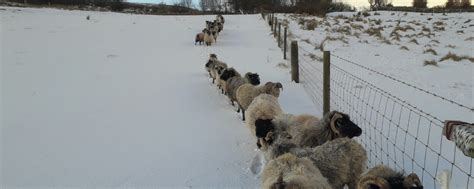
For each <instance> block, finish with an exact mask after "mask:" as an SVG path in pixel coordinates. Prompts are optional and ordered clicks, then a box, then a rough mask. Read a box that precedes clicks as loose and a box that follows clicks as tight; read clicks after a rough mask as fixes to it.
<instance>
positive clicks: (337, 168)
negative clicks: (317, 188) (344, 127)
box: [265, 138, 367, 189]
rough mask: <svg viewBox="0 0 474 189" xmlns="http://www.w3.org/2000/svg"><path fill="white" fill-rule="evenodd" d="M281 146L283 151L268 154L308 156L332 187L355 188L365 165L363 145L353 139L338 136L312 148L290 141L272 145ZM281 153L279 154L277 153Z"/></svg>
mask: <svg viewBox="0 0 474 189" xmlns="http://www.w3.org/2000/svg"><path fill="white" fill-rule="evenodd" d="M279 146H283V148H282V149H285V150H284V151H281V152H277V151H275V150H273V151H272V152H273V153H275V154H270V155H272V156H274V157H269V156H268V154H265V156H266V158H276V157H278V156H280V155H282V154H284V153H287V152H288V151H289V152H290V153H292V154H294V155H296V156H297V157H300V158H301V157H306V158H309V159H310V160H311V161H312V162H313V164H314V165H315V166H316V167H317V168H318V169H319V170H320V171H321V173H322V174H323V176H324V177H326V179H327V180H328V182H329V184H330V185H331V186H332V187H333V188H343V187H344V186H345V185H347V186H348V187H349V189H355V188H356V186H357V182H358V181H359V178H360V176H361V175H362V173H363V172H364V171H365V169H366V166H367V152H366V150H365V149H364V147H363V146H362V145H361V144H359V143H358V142H357V141H355V140H354V139H350V138H338V139H334V140H332V141H328V142H326V143H324V144H322V145H320V146H317V147H314V148H299V147H297V146H296V145H295V144H292V143H291V142H290V143H288V142H284V143H279V144H274V145H273V146H272V147H276V148H279ZM277 153H281V154H277Z"/></svg>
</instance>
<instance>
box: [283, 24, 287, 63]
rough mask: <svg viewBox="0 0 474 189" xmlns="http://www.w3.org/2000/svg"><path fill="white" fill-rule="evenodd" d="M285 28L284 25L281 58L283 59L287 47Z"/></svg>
mask: <svg viewBox="0 0 474 189" xmlns="http://www.w3.org/2000/svg"><path fill="white" fill-rule="evenodd" d="M287 29H288V28H287V27H285V32H284V35H283V59H285V60H286V49H287V44H286V32H287V31H286V30H287Z"/></svg>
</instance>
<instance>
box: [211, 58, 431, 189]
mask: <svg viewBox="0 0 474 189" xmlns="http://www.w3.org/2000/svg"><path fill="white" fill-rule="evenodd" d="M205 68H206V70H207V72H208V73H209V77H210V78H212V83H215V84H216V85H217V87H218V88H219V89H220V92H221V93H222V94H224V95H226V96H227V97H228V98H229V100H230V102H231V104H232V105H233V106H235V104H236V105H237V108H238V110H237V112H240V111H241V112H242V119H243V120H244V121H245V125H246V127H247V128H248V129H250V132H251V133H252V135H253V136H255V137H256V139H257V147H258V148H259V149H260V151H262V152H263V154H264V157H265V160H266V161H267V162H268V163H267V164H266V165H265V167H264V170H263V173H262V177H261V179H262V188H265V189H283V188H286V189H292V188H300V189H310V188H312V189H342V188H344V187H345V186H346V185H347V186H348V187H349V189H377V188H378V189H422V188H423V185H422V183H421V181H420V179H419V178H418V176H417V175H416V174H414V173H412V174H409V175H407V176H405V175H404V174H403V173H401V172H397V171H395V170H392V169H391V168H389V167H388V166H384V165H378V166H375V167H374V168H372V169H370V170H368V171H367V170H366V168H367V153H366V150H365V149H364V147H363V146H362V145H361V144H359V143H358V142H357V141H356V140H355V139H353V138H354V137H358V136H360V135H361V134H362V129H361V128H360V127H359V126H357V125H356V124H354V123H353V122H352V121H351V119H350V118H349V116H348V115H347V114H344V113H342V112H337V111H332V112H329V113H327V114H325V115H324V116H323V117H322V118H321V119H320V118H318V117H315V116H312V115H308V114H302V115H293V114H287V113H285V112H283V110H282V109H281V106H280V104H279V102H278V97H279V95H280V91H281V90H283V86H282V84H281V83H279V82H267V83H265V84H264V85H260V77H259V75H258V74H257V73H252V72H247V73H246V74H245V75H243V76H242V75H241V74H240V73H239V72H238V71H237V70H236V69H234V68H232V67H229V66H228V65H227V64H226V63H224V62H222V61H220V60H218V58H217V55H215V54H210V57H209V60H208V62H207V63H206V64H205Z"/></svg>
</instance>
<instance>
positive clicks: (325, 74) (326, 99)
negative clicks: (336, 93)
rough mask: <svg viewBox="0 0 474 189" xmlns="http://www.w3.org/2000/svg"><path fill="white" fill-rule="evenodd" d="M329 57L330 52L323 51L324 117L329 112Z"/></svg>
mask: <svg viewBox="0 0 474 189" xmlns="http://www.w3.org/2000/svg"><path fill="white" fill-rule="evenodd" d="M330 57H331V52H329V51H324V54H323V62H324V63H323V114H324V115H325V114H326V113H328V112H329V110H330V104H329V103H330V95H329V94H330V92H331V90H330V83H331V75H330V70H331V67H330V64H331V61H330Z"/></svg>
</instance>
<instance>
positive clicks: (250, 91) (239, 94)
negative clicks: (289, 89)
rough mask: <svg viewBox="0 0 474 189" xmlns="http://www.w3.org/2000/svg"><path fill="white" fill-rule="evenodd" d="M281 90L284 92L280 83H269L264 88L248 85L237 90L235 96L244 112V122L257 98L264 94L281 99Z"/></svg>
mask: <svg viewBox="0 0 474 189" xmlns="http://www.w3.org/2000/svg"><path fill="white" fill-rule="evenodd" d="M280 89H282V90H283V86H282V84H281V83H280V82H277V83H273V82H267V83H265V85H263V86H253V85H252V84H249V83H246V84H243V85H241V86H240V87H239V88H237V91H236V95H235V96H236V99H237V103H238V105H239V108H240V110H242V120H245V110H247V108H248V106H249V105H250V103H251V102H252V100H253V99H254V98H255V97H257V96H258V95H260V94H264V93H265V94H271V95H273V96H275V97H279V96H280Z"/></svg>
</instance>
